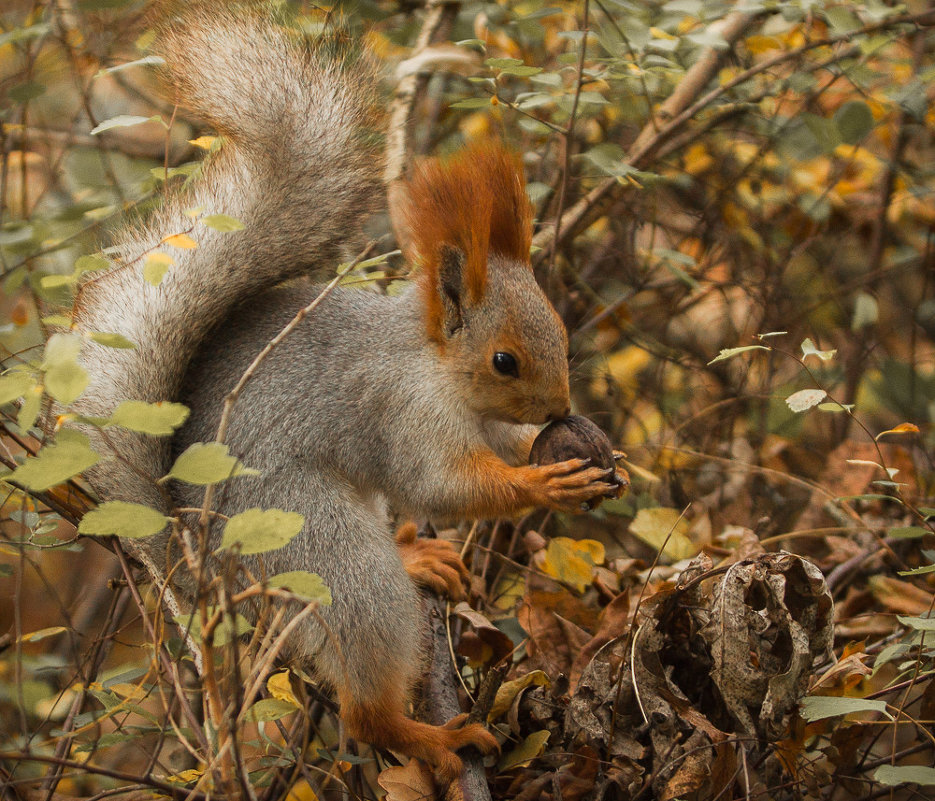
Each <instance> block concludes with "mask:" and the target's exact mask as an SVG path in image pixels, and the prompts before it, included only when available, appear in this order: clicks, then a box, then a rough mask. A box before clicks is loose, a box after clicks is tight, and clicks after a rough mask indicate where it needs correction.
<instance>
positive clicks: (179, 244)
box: [162, 234, 198, 250]
mask: <svg viewBox="0 0 935 801" xmlns="http://www.w3.org/2000/svg"><path fill="white" fill-rule="evenodd" d="M162 241H163V242H165V243H166V244H167V245H172V247H174V248H184V249H185V250H191V249H192V248H196V247H198V243H197V242H196V241H195V240H194V239H192V238H191V237H190V236H189V235H188V234H173V235H172V236H167V237H166V238H165V239H163V240H162Z"/></svg>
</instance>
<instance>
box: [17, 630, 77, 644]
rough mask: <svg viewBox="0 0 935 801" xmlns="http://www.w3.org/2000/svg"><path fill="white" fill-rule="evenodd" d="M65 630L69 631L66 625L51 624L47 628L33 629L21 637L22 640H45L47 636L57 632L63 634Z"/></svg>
mask: <svg viewBox="0 0 935 801" xmlns="http://www.w3.org/2000/svg"><path fill="white" fill-rule="evenodd" d="M63 631H68V629H66V628H65V627H64V626H51V627H49V628H47V629H39V630H38V631H31V632H29V633H28V634H24V635H23V636H22V637H20V638H19V639H20V642H37V641H38V640H44V639H45V638H46V637H53V636H54V635H56V634H61V633H62V632H63Z"/></svg>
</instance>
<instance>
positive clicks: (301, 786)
mask: <svg viewBox="0 0 935 801" xmlns="http://www.w3.org/2000/svg"><path fill="white" fill-rule="evenodd" d="M286 801H318V795H317V794H316V793H315V791H314V790H313V789H312V785H310V784H309V783H308V780H307V779H299V781H297V782H296V783H295V784H293V785H292V787H291V788H290V789H289V793H288V794H287V795H286Z"/></svg>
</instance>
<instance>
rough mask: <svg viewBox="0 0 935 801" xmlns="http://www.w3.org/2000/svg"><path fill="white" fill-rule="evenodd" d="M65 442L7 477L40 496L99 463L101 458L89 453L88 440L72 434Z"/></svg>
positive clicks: (42, 450)
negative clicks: (44, 491)
mask: <svg viewBox="0 0 935 801" xmlns="http://www.w3.org/2000/svg"><path fill="white" fill-rule="evenodd" d="M71 434H72V436H69V437H68V438H67V439H65V441H61V440H62V435H61V434H60V435H59V440H60V441H59V442H57V443H56V444H54V445H46V446H45V447H43V448H42V449H41V450H40V451H39V453H38V454H37V455H36V456H34V457H31V458H29V459H27V460H26V462H25V463H24V464H22V465H21V466H20V467H17V468H16V470H14V471H13V474H12V475H11V476H10V479H11V480H12V481H15V482H17V483H19V484H22V485H23V486H24V487H26V488H27V489H31V490H36V491H37V492H41V491H42V490H47V489H49V488H50V487H54V486H55V485H56V484H61V483H62V482H63V481H67V480H68V479H69V478H71V477H72V476H76V475H78V474H79V473H81V472H82V471H84V470H87V469H88V468H89V467H91V466H92V465H95V464H97V463H98V462H99V461H100V458H101V457H100V456H98V454H96V453H95V452H94V451H92V450H91V448H90V446H89V445H88V438H87V437H85V436H83V435H80V434H78V433H77V432H71Z"/></svg>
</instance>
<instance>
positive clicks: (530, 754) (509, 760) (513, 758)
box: [497, 729, 549, 771]
mask: <svg viewBox="0 0 935 801" xmlns="http://www.w3.org/2000/svg"><path fill="white" fill-rule="evenodd" d="M548 741H549V732H548V731H546V730H545V729H543V730H542V731H534V732H533V733H532V734H530V735H529V736H528V737H527V738H526V739H525V740H523V742H521V743H520V744H519V745H518V746H516V748H514V749H513V750H512V751H510V752H509V753H508V754H504V756H503V758H502V759H501V760H500V764H499V765H497V770H498V771H504V770H510V768H516V767H519V766H520V765H526V764H528V763H530V762H532V760H534V759H535V758H536V757H537V756H539V755H540V754H541V753H542V752H543V751H545V744H546V743H547V742H548Z"/></svg>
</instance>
